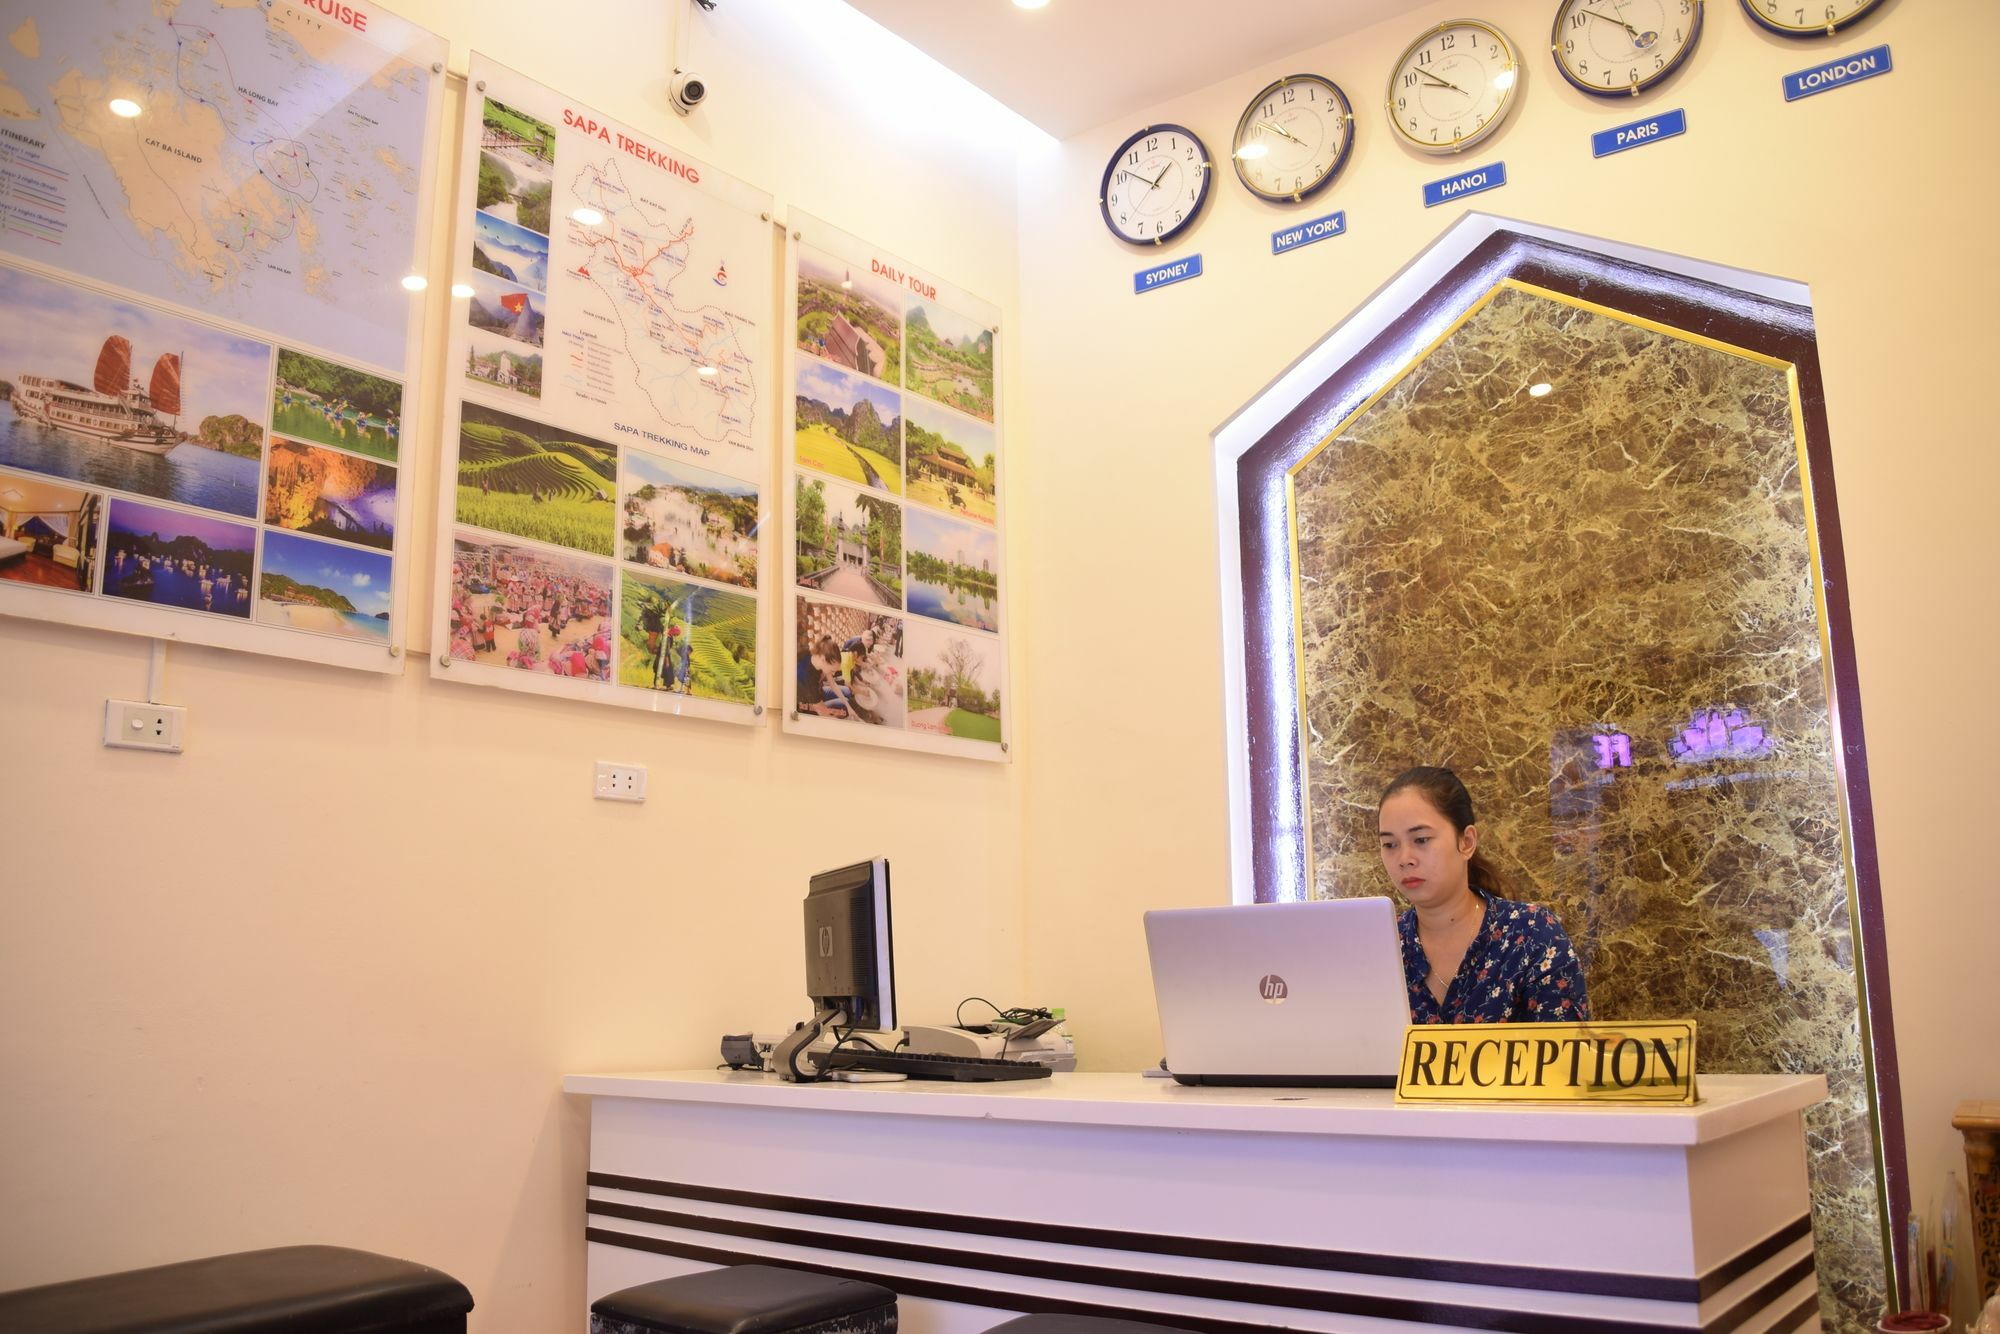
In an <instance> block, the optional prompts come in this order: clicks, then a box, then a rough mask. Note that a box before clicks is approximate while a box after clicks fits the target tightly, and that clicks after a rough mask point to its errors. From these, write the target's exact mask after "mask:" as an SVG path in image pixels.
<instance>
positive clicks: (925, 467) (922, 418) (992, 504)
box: [903, 397, 1000, 528]
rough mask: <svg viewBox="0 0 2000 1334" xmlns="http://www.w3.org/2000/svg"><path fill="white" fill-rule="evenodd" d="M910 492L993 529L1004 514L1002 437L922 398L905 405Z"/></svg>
mask: <svg viewBox="0 0 2000 1334" xmlns="http://www.w3.org/2000/svg"><path fill="white" fill-rule="evenodd" d="M904 413H905V415H904V417H903V472H904V487H905V494H907V495H908V496H909V497H910V499H911V500H914V501H916V502H918V503H919V504H922V505H929V506H930V507H931V508H932V509H940V510H948V511H949V512H951V513H952V514H955V515H957V516H958V517H959V518H961V519H970V520H971V521H972V522H974V523H983V524H985V525H986V526H987V527H989V528H991V527H992V526H993V525H994V524H995V523H996V522H997V521H998V518H999V513H1000V511H999V486H998V482H997V476H998V471H999V464H1000V458H999V454H998V448H999V446H998V437H997V433H996V432H995V431H994V429H993V425H992V423H990V422H982V421H974V420H973V419H972V418H970V417H966V416H964V415H962V414H960V413H956V412H952V411H950V410H949V409H946V408H941V407H939V406H938V405H937V404H935V403H931V402H928V401H927V400H925V399H922V398H916V397H912V398H910V399H909V400H908V401H907V402H906V403H905V404H904Z"/></svg>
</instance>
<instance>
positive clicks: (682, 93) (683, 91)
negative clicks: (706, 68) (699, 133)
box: [667, 69, 708, 116]
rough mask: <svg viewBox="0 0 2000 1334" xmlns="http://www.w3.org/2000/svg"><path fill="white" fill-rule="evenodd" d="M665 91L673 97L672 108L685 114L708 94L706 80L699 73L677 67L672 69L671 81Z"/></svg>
mask: <svg viewBox="0 0 2000 1334" xmlns="http://www.w3.org/2000/svg"><path fill="white" fill-rule="evenodd" d="M667 91H668V93H669V94H671V95H672V97H673V99H674V110H676V111H678V112H680V113H681V114H682V115H683V116H685V115H687V114H688V112H690V111H693V110H694V109H695V108H696V107H698V106H700V105H701V103H702V99H704V98H706V97H707V96H708V80H707V79H704V78H702V77H701V75H699V74H692V73H690V72H688V71H687V70H684V69H677V70H675V71H674V78H673V82H672V83H669V84H668V85H667Z"/></svg>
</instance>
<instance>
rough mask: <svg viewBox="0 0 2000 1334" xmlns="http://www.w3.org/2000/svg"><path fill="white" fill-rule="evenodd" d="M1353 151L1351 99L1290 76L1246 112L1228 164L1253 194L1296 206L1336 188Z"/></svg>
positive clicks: (1311, 79) (1314, 78) (1310, 79)
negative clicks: (1230, 163) (1320, 193)
mask: <svg viewBox="0 0 2000 1334" xmlns="http://www.w3.org/2000/svg"><path fill="white" fill-rule="evenodd" d="M1353 147H1354V108H1353V107H1352V106H1350V105H1349V104H1348V101H1347V94H1345V93H1343V92H1341V91H1340V89H1339V88H1338V87H1337V86H1335V85H1334V84H1333V83H1332V82H1330V81H1329V80H1326V79H1322V78H1320V77H1319V76H1318V75H1317V74H1290V75H1287V76H1286V77H1284V78H1282V79H1280V80H1278V81H1277V82H1276V83H1274V84H1272V85H1271V86H1270V87H1268V88H1266V89H1265V90H1264V91H1263V92H1261V93H1258V94H1257V96H1255V97H1253V98H1251V99H1250V105H1249V106H1247V107H1245V108H1243V115H1242V118H1241V119H1239V120H1238V121H1237V122H1236V137H1235V139H1234V140H1233V141H1232V142H1231V144H1230V160H1231V161H1232V162H1234V163H1235V164H1236V178H1237V179H1238V180H1240V181H1242V182H1243V186H1244V188H1245V189H1247V190H1248V191H1249V192H1250V193H1251V194H1253V195H1256V196H1257V197H1258V198H1260V199H1270V200H1290V201H1291V202H1293V203H1297V202H1298V201H1299V200H1301V199H1304V198H1305V197H1306V196H1307V195H1309V194H1312V193H1313V192H1314V191H1317V190H1321V189H1324V188H1325V187H1326V186H1329V185H1331V184H1333V178H1334V177H1336V176H1338V175H1339V174H1340V169H1341V168H1342V167H1344V166H1346V165H1347V155H1348V152H1349V150H1351V149H1352V148H1353Z"/></svg>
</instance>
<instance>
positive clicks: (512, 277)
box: [472, 213, 549, 292]
mask: <svg viewBox="0 0 2000 1334" xmlns="http://www.w3.org/2000/svg"><path fill="white" fill-rule="evenodd" d="M472 267H473V268H475V269H477V270H479V272H481V273H490V274H493V275H494V276H495V277H497V278H504V279H505V280H507V281H508V282H510V283H516V284H518V285H520V286H522V287H532V288H534V289H535V290H536V291H537V292H546V291H548V290H549V238H548V237H546V236H544V235H542V234H541V233H539V232H531V231H529V230H528V229H527V228H526V227H523V226H521V225H519V224H518V223H512V222H505V221H502V220H501V219H499V218H496V217H494V216H493V215H492V214H490V213H475V214H473V215H472Z"/></svg>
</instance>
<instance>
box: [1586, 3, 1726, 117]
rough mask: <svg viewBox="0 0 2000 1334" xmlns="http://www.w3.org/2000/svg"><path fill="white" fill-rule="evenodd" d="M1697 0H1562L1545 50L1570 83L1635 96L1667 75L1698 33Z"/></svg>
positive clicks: (1609, 93)
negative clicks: (1550, 54)
mask: <svg viewBox="0 0 2000 1334" xmlns="http://www.w3.org/2000/svg"><path fill="white" fill-rule="evenodd" d="M1701 6H1702V0H1562V3H1561V4H1560V5H1558V6H1557V7H1556V26H1555V32H1554V33H1553V34H1552V35H1551V36H1550V38H1549V50H1550V51H1551V52H1552V53H1553V54H1554V55H1555V58H1556V69H1557V70H1559V71H1561V73H1562V76H1563V77H1564V78H1565V79H1568V80H1569V81H1570V83H1571V84H1573V85H1574V86H1576V87H1578V88H1581V89H1582V90H1583V91H1584V92H1586V93H1590V94H1593V95H1595V96H1597V97H1623V96H1626V95H1628V94H1629V95H1630V96H1633V97H1637V96H1638V95H1639V94H1640V93H1642V92H1644V91H1645V90H1646V89H1648V88H1651V87H1652V86H1653V85H1655V84H1657V83H1659V82H1660V81H1661V80H1663V79H1665V78H1666V77H1667V76H1668V75H1669V74H1672V73H1673V72H1674V71H1675V70H1676V69H1677V68H1679V67H1680V63H1681V62H1682V61H1683V60H1685V59H1687V57H1688V53H1689V52H1691V51H1693V50H1694V44H1695V43H1696V42H1697V41H1698V40H1700V38H1701Z"/></svg>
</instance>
